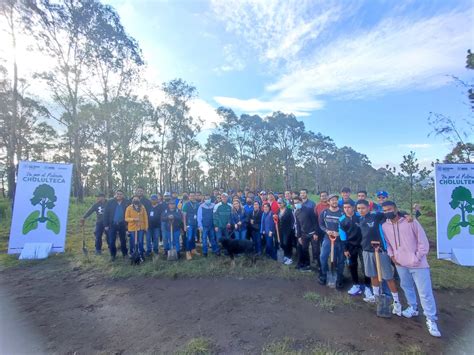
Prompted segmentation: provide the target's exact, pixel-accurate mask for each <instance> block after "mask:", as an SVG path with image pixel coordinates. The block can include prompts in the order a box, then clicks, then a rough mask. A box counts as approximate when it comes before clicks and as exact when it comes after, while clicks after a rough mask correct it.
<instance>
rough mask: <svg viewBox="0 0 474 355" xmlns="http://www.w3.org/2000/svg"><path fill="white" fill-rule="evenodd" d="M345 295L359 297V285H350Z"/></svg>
mask: <svg viewBox="0 0 474 355" xmlns="http://www.w3.org/2000/svg"><path fill="white" fill-rule="evenodd" d="M347 293H348V294H350V295H351V296H356V295H360V294H361V293H362V290H361V289H360V285H352V287H351V289H350V290H349V291H347Z"/></svg>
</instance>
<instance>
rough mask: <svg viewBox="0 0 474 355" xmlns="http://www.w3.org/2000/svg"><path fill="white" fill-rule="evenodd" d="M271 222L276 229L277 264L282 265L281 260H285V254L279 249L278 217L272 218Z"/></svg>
mask: <svg viewBox="0 0 474 355" xmlns="http://www.w3.org/2000/svg"><path fill="white" fill-rule="evenodd" d="M273 221H274V222H275V229H276V232H277V238H278V250H277V261H278V262H279V263H283V260H284V258H285V253H284V252H283V249H282V247H281V240H280V228H279V226H278V216H277V215H274V216H273Z"/></svg>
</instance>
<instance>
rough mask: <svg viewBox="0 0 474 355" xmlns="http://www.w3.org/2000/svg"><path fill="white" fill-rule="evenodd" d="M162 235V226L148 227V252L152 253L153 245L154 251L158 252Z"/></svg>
mask: <svg viewBox="0 0 474 355" xmlns="http://www.w3.org/2000/svg"><path fill="white" fill-rule="evenodd" d="M160 237H161V228H159V227H155V228H148V230H147V232H146V253H147V254H151V250H152V246H153V252H154V253H155V254H158V247H159V240H160Z"/></svg>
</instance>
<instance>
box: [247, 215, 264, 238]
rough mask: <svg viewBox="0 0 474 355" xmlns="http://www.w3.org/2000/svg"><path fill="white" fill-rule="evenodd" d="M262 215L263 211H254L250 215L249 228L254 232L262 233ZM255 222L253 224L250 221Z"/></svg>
mask: <svg viewBox="0 0 474 355" xmlns="http://www.w3.org/2000/svg"><path fill="white" fill-rule="evenodd" d="M262 214H263V212H262V211H261V210H258V211H252V213H251V214H250V215H249V226H250V228H251V230H252V231H253V232H257V233H260V227H261V225H262ZM251 220H253V224H252V223H250V221H251Z"/></svg>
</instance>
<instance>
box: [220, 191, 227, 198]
mask: <svg viewBox="0 0 474 355" xmlns="http://www.w3.org/2000/svg"><path fill="white" fill-rule="evenodd" d="M221 196H225V197H229V195H228V194H227V193H225V192H223V193H221Z"/></svg>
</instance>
